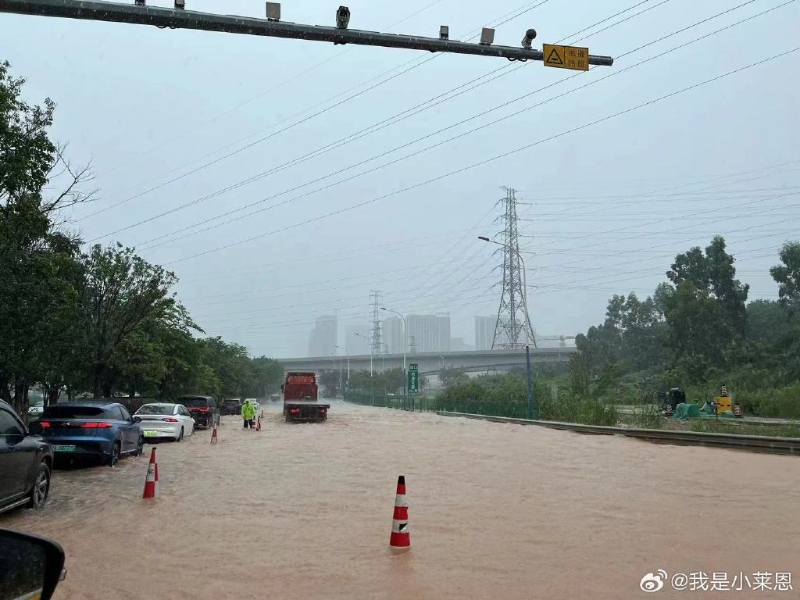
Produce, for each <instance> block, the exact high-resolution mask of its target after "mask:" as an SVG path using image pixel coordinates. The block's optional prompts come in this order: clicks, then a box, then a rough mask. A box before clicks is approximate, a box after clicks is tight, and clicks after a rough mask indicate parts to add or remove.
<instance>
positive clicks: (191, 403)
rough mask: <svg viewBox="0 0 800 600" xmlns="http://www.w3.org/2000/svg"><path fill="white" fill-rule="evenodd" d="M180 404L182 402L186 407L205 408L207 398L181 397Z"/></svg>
mask: <svg viewBox="0 0 800 600" xmlns="http://www.w3.org/2000/svg"><path fill="white" fill-rule="evenodd" d="M180 404H183V405H184V406H185V407H186V408H206V407H207V406H208V400H206V399H205V398H181V399H180Z"/></svg>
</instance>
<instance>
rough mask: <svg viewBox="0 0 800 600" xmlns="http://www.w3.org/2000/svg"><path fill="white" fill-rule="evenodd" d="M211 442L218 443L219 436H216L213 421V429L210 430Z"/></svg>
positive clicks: (215, 427) (215, 425) (215, 426)
mask: <svg viewBox="0 0 800 600" xmlns="http://www.w3.org/2000/svg"><path fill="white" fill-rule="evenodd" d="M210 443H212V444H218V443H219V437H217V424H216V423H214V431H212V432H211V442H210Z"/></svg>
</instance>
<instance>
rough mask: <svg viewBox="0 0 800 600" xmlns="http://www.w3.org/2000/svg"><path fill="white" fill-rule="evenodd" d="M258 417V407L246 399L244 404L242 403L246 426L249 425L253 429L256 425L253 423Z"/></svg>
mask: <svg viewBox="0 0 800 600" xmlns="http://www.w3.org/2000/svg"><path fill="white" fill-rule="evenodd" d="M255 417H256V407H255V406H254V405H253V403H252V402H250V400H245V401H244V404H242V419H243V420H244V428H245V429H247V428H248V427H249V428H250V429H252V428H253V427H255V425H254V424H253V419H255Z"/></svg>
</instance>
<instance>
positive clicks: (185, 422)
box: [133, 403, 194, 442]
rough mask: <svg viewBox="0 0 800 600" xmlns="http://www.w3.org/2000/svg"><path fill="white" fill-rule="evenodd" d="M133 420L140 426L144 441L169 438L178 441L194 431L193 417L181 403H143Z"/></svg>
mask: <svg viewBox="0 0 800 600" xmlns="http://www.w3.org/2000/svg"><path fill="white" fill-rule="evenodd" d="M133 420H134V421H135V422H137V423H139V425H140V426H141V428H142V434H143V435H144V439H145V441H147V440H150V441H152V440H158V439H162V440H163V439H171V440H175V441H176V442H180V441H181V440H182V439H183V437H184V436H186V435H192V433H194V419H193V418H192V415H190V414H189V411H188V410H186V407H185V406H183V405H182V404H166V403H165V404H161V403H158V404H144V405H142V407H141V408H140V409H139V410H137V411H136V413H135V414H134V416H133Z"/></svg>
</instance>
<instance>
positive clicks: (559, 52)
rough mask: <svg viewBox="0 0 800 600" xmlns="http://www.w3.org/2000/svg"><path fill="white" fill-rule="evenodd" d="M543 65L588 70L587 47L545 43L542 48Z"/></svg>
mask: <svg viewBox="0 0 800 600" xmlns="http://www.w3.org/2000/svg"><path fill="white" fill-rule="evenodd" d="M542 54H543V55H544V66H545V67H557V68H559V69H572V70H574V71H588V70H589V49H588V48H578V47H576V46H558V45H556V44H545V45H544V49H543V50H542Z"/></svg>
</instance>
